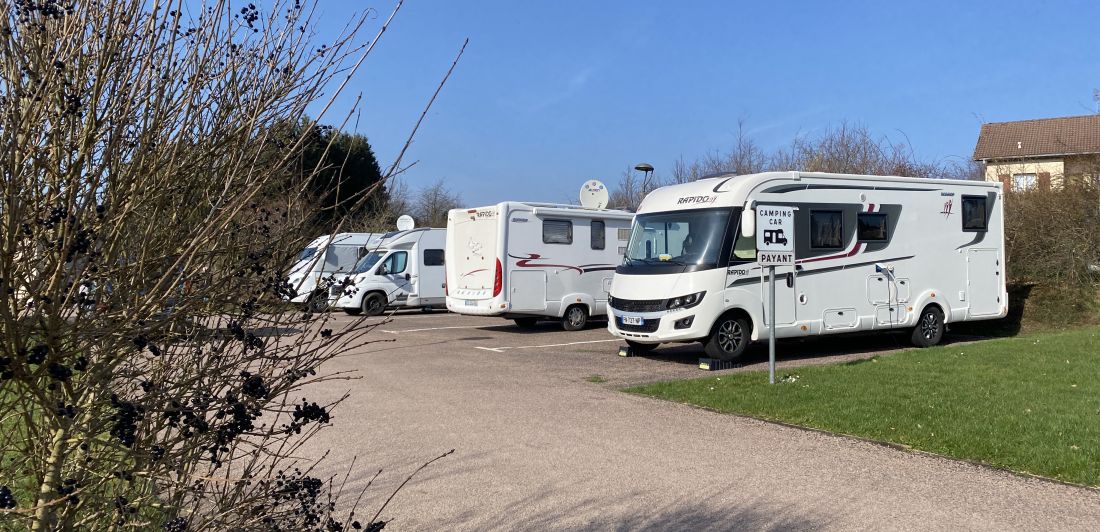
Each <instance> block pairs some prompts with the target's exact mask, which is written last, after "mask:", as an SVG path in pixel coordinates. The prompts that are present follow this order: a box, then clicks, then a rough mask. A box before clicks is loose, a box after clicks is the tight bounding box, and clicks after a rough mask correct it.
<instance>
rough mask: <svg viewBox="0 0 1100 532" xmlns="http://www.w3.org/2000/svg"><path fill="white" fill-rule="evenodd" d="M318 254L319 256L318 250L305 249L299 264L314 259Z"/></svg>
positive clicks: (299, 258)
mask: <svg viewBox="0 0 1100 532" xmlns="http://www.w3.org/2000/svg"><path fill="white" fill-rule="evenodd" d="M316 254H317V248H306V249H303V250H302V254H301V255H298V262H302V261H303V260H309V259H312V258H313V256H314V255H316Z"/></svg>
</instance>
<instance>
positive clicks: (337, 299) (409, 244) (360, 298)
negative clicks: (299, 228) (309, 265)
mask: <svg viewBox="0 0 1100 532" xmlns="http://www.w3.org/2000/svg"><path fill="white" fill-rule="evenodd" d="M445 235H446V230H445V229H429V228H420V229H411V230H407V231H396V232H393V233H386V234H385V235H383V236H382V237H381V238H380V239H379V240H378V241H377V243H376V244H375V245H374V246H373V247H372V248H371V250H370V251H369V252H368V253H367V254H366V255H364V256H363V258H361V259H359V262H357V263H356V264H355V267H354V268H352V269H351V271H350V274H349V275H347V276H346V277H345V279H346V280H345V281H344V282H339V283H334V284H333V285H332V287H331V288H330V292H329V297H330V303H331V305H332V306H333V307H335V308H339V309H342V310H343V311H344V312H346V313H348V314H352V315H355V314H360V313H364V314H367V315H369V316H376V315H378V314H381V313H382V312H383V311H384V310H385V309H386V308H391V307H405V308H422V309H431V308H432V307H442V306H443V305H444V304H445V300H444V289H443V281H444V271H443V256H444V253H443V245H444V243H445V240H446V238H445Z"/></svg>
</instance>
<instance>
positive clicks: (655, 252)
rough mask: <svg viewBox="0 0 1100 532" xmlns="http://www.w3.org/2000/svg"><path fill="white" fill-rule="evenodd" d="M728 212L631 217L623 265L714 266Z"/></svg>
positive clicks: (699, 210)
mask: <svg viewBox="0 0 1100 532" xmlns="http://www.w3.org/2000/svg"><path fill="white" fill-rule="evenodd" d="M734 210H736V209H734ZM731 212H732V211H731V210H730V209H693V210H684V211H670V212H655V213H647V214H639V215H638V216H636V217H635V218H634V227H633V229H632V230H631V233H630V245H629V246H628V247H627V250H626V257H625V264H626V265H627V266H635V265H637V266H641V265H646V266H662V265H669V266H697V265H698V266H702V265H706V266H714V265H716V264H717V263H718V254H719V253H720V251H721V249H722V242H723V239H724V238H725V233H726V224H727V222H729V218H730V214H731Z"/></svg>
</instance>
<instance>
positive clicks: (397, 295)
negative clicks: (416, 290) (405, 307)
mask: <svg viewBox="0 0 1100 532" xmlns="http://www.w3.org/2000/svg"><path fill="white" fill-rule="evenodd" d="M377 272H378V276H379V277H382V278H383V279H385V280H386V282H385V286H386V291H387V292H388V295H389V298H388V299H389V300H390V302H394V301H405V300H406V299H408V297H409V289H410V288H411V287H412V284H411V283H410V279H411V278H412V275H411V274H410V273H409V252H408V251H394V252H393V253H390V254H389V256H387V257H386V258H385V259H383V260H382V264H379V265H378V270H377Z"/></svg>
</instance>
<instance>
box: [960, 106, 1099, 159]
mask: <svg viewBox="0 0 1100 532" xmlns="http://www.w3.org/2000/svg"><path fill="white" fill-rule="evenodd" d="M1089 153H1100V114H1097V115H1086V116H1067V117H1062V118H1044V119H1039V120H1021V121H1018V122H994V123H989V124H982V131H981V133H980V134H979V135H978V145H977V146H975V147H974V160H976V161H978V160H984V159H1013V158H1018V157H1038V156H1044V155H1071V154H1073V155H1076V154H1089Z"/></svg>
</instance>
